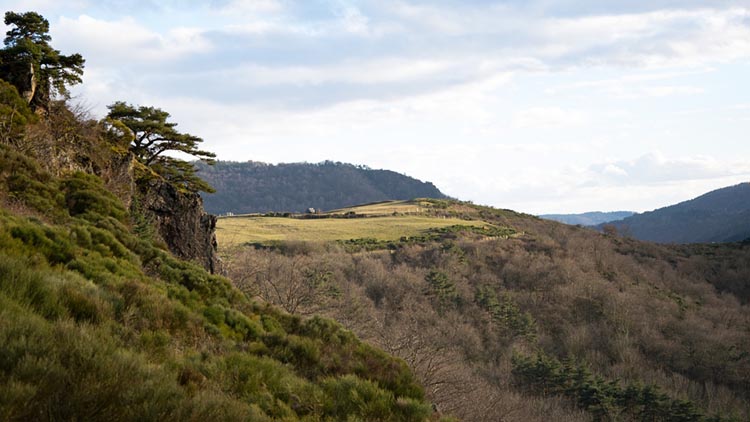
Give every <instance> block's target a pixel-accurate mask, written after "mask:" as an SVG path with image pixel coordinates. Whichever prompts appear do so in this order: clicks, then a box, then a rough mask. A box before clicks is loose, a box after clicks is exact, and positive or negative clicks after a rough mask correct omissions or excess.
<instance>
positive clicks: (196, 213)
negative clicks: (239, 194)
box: [137, 178, 219, 273]
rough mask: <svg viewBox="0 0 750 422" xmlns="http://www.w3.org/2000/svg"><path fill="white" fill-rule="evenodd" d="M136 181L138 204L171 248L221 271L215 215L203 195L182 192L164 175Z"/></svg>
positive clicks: (173, 251)
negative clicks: (208, 207)
mask: <svg viewBox="0 0 750 422" xmlns="http://www.w3.org/2000/svg"><path fill="white" fill-rule="evenodd" d="M137 185H138V195H139V203H140V204H139V205H140V207H141V209H142V210H143V211H144V212H146V213H147V215H148V216H149V217H151V218H150V219H151V220H152V221H153V223H154V224H155V226H156V228H157V230H158V234H159V236H160V237H161V238H162V239H163V240H164V242H165V243H166V244H167V246H168V247H169V250H170V251H171V252H172V253H174V254H175V255H177V256H178V257H180V258H183V259H186V260H189V261H195V262H198V263H200V264H201V265H202V266H203V267H204V268H206V269H207V270H208V271H210V272H211V273H216V272H218V270H219V260H218V255H217V253H216V251H217V244H216V233H215V229H216V216H214V215H211V214H208V213H206V211H205V210H204V209H203V200H202V199H201V197H200V195H198V194H197V193H188V192H181V191H179V190H178V189H177V188H175V186H174V185H172V184H170V183H167V182H166V181H164V179H161V178H152V179H148V180H145V179H140V180H139V182H138V184H137Z"/></svg>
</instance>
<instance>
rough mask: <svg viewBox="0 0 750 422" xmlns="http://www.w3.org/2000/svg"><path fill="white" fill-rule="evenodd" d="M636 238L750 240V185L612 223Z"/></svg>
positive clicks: (719, 191) (671, 241)
mask: <svg viewBox="0 0 750 422" xmlns="http://www.w3.org/2000/svg"><path fill="white" fill-rule="evenodd" d="M611 224H612V225H614V226H615V227H616V228H617V229H618V231H619V232H620V233H622V234H624V235H626V236H632V237H634V238H636V239H641V240H649V241H653V242H662V243H696V242H733V241H740V240H744V239H747V238H750V183H742V184H739V185H736V186H730V187H726V188H723V189H718V190H715V191H712V192H709V193H707V194H705V195H701V196H699V197H697V198H695V199H692V200H689V201H685V202H681V203H679V204H676V205H672V206H669V207H664V208H660V209H657V210H655V211H651V212H645V213H642V214H636V215H633V216H631V217H628V218H625V219H623V220H621V221H616V222H612V223H611Z"/></svg>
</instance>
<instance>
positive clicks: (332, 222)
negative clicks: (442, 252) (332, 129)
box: [216, 215, 488, 249]
mask: <svg viewBox="0 0 750 422" xmlns="http://www.w3.org/2000/svg"><path fill="white" fill-rule="evenodd" d="M454 225H464V226H476V227H483V226H487V225H488V224H487V223H485V222H482V221H467V220H462V219H459V218H442V217H431V216H418V215H417V216H413V215H406V216H389V217H370V218H320V219H300V218H286V217H229V218H220V219H219V221H218V222H217V224H216V238H217V240H218V242H219V248H220V249H225V248H231V247H233V246H237V245H242V244H246V243H268V242H275V241H304V242H310V241H321V242H327V241H337V240H348V239H362V238H372V239H377V240H385V241H390V240H398V239H400V238H401V237H403V236H407V237H410V236H419V235H423V234H425V233H426V232H427V231H429V230H430V229H439V228H443V227H449V226H454Z"/></svg>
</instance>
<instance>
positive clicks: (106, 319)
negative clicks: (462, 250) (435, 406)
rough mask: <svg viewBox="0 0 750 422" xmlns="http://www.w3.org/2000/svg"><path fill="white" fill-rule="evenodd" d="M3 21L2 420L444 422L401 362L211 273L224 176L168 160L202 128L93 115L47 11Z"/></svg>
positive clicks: (138, 114)
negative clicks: (213, 200)
mask: <svg viewBox="0 0 750 422" xmlns="http://www.w3.org/2000/svg"><path fill="white" fill-rule="evenodd" d="M5 22H6V24H9V25H10V24H12V25H15V26H16V28H13V29H12V30H11V31H9V32H8V37H7V38H6V40H5V43H6V48H5V49H3V50H1V51H0V55H2V59H3V60H2V62H1V63H0V77H3V78H6V77H7V78H8V80H10V81H13V82H14V83H15V85H14V84H11V83H7V82H5V81H3V80H0V128H1V129H2V130H0V420H2V421H36V420H56V421H57V420H80V421H107V422H111V421H214V420H217V421H218V420H226V421H240V420H246V421H271V420H284V421H295V420H305V421H341V420H385V421H425V420H429V419H432V420H435V419H438V416H437V415H435V414H434V412H433V410H432V408H431V406H430V404H429V403H427V402H426V401H425V400H424V392H423V388H422V387H421V386H420V385H419V384H418V383H417V382H416V381H415V379H414V377H413V375H412V373H411V371H410V370H409V369H408V367H407V366H406V364H405V363H404V362H403V361H402V360H399V359H396V358H394V357H392V356H389V355H387V354H386V353H384V352H383V351H381V350H379V349H376V348H374V347H372V346H370V345H368V344H367V343H363V342H361V341H360V340H359V339H358V338H357V337H356V336H355V335H354V334H352V332H350V331H347V330H345V329H343V328H342V327H341V326H340V325H339V324H337V323H336V322H334V321H332V320H329V319H325V318H321V317H312V318H301V317H299V316H296V315H291V314H289V313H287V312H285V311H283V310H280V309H279V308H277V307H274V306H272V305H269V304H267V303H264V302H260V301H256V300H253V299H251V298H250V296H248V295H246V294H245V293H243V292H241V291H240V290H238V289H236V288H235V287H234V286H233V285H232V283H230V282H229V280H227V279H226V278H223V277H219V276H216V275H213V274H211V273H210V272H209V271H208V270H214V269H215V268H214V264H215V257H214V256H213V252H214V251H215V247H216V244H215V238H214V236H213V224H214V223H215V219H214V218H213V217H211V216H208V215H206V214H205V212H204V211H203V209H202V208H201V201H200V197H199V196H198V194H197V191H200V190H210V187H209V186H207V185H206V184H205V183H204V182H203V181H202V180H200V179H198V178H197V177H195V173H194V168H193V166H192V165H191V164H190V163H188V162H185V161H181V160H178V159H174V158H172V157H169V156H166V155H165V156H162V155H161V153H162V152H164V151H167V150H175V151H176V150H179V151H182V152H187V153H189V154H191V155H194V156H202V157H211V156H212V154H211V153H208V152H205V151H200V150H198V149H197V147H196V145H197V143H199V142H200V141H201V139H200V138H197V137H195V136H192V135H189V134H183V133H180V132H178V131H177V130H176V129H175V126H176V124H174V123H172V122H169V121H167V118H168V117H169V114H168V113H166V112H164V111H163V110H160V109H157V108H153V107H135V106H130V105H128V104H125V103H120V102H118V103H115V104H114V105H112V106H110V113H109V114H108V116H107V118H105V119H103V120H95V119H92V118H91V117H90V116H87V115H86V114H85V113H81V112H80V110H77V109H76V108H74V107H71V106H70V105H69V104H67V103H66V102H65V100H64V98H65V95H64V94H65V91H64V88H65V84H68V83H71V82H76V81H77V82H80V77H79V75H80V74H81V72H82V68H83V59H82V58H81V57H80V55H72V56H63V55H61V54H60V52H59V51H57V50H54V49H53V48H52V47H51V46H50V45H49V44H48V42H49V41H50V37H49V36H48V35H47V31H48V29H49V23H48V22H47V21H46V20H45V19H44V18H43V17H41V16H40V15H38V14H36V13H33V12H29V13H24V14H16V13H8V14H6V20H5ZM30 53H34V54H30ZM34 60H37V62H34ZM53 88H54V90H53ZM19 89H20V90H22V92H23V95H24V96H23V97H22V96H20V95H19V93H18V90H19ZM55 90H56V91H57V92H55ZM55 94H57V95H58V97H57V98H58V100H55V99H54V98H55ZM144 128H145V129H144ZM177 256H181V257H183V258H186V259H189V261H187V260H182V259H180V258H178V257H177Z"/></svg>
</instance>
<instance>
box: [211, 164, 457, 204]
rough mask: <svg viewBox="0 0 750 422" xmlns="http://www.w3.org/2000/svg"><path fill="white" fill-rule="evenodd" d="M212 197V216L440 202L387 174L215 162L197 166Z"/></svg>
mask: <svg viewBox="0 0 750 422" xmlns="http://www.w3.org/2000/svg"><path fill="white" fill-rule="evenodd" d="M198 166H199V169H200V175H201V177H203V178H204V179H205V180H206V181H207V182H208V183H210V184H211V185H212V186H213V187H214V188H215V189H216V192H215V193H213V194H204V195H203V198H204V200H205V206H206V209H207V210H208V211H209V212H211V213H214V214H224V213H227V212H233V213H235V214H244V213H265V212H270V211H278V212H303V211H305V210H307V209H308V208H315V209H322V210H332V209H335V208H341V207H345V206H349V205H352V204H363V203H367V202H375V201H383V200H389V199H412V198H423V197H424V198H445V195H444V194H443V193H441V192H440V191H439V190H438V189H437V188H436V187H435V185H433V184H432V183H429V182H421V181H419V180H416V179H413V178H411V177H408V176H405V175H403V174H399V173H396V172H393V171H388V170H373V169H370V168H366V167H361V166H354V165H351V164H343V163H333V162H330V161H326V162H323V163H319V164H308V163H293V164H278V165H272V164H265V163H258V162H252V161H251V162H244V163H236V162H227V161H223V162H222V161H220V162H217V163H216V164H215V165H213V166H206V165H200V164H198Z"/></svg>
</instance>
